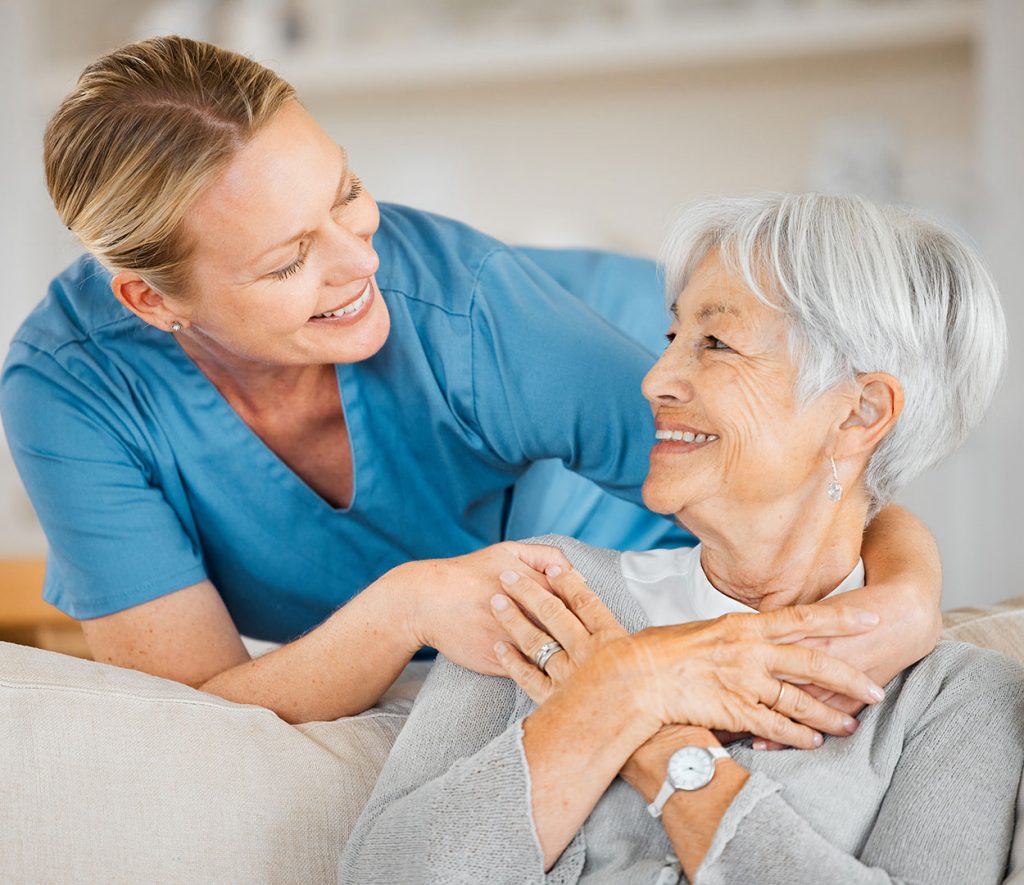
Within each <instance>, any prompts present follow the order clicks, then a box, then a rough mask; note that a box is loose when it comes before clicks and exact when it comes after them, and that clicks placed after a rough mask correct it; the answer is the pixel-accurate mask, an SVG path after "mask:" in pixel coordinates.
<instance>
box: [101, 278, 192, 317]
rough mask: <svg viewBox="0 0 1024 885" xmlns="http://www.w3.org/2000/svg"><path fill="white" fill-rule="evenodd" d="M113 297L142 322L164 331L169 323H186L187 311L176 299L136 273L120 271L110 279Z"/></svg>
mask: <svg viewBox="0 0 1024 885" xmlns="http://www.w3.org/2000/svg"><path fill="white" fill-rule="evenodd" d="M110 288H111V289H112V290H113V292H114V297H115V298H116V299H117V300H118V301H120V302H121V303H122V304H123V305H124V306H125V307H127V308H128V310H130V311H131V312H132V313H133V314H135V315H136V316H137V317H138V318H139V319H141V320H142V321H143V322H144V323H149V325H151V326H155V327H156V328H157V329H161V330H163V331H164V332H168V331H170V328H171V323H174V322H178V323H181V325H182V327H185V326H187V325H188V316H187V312H186V311H185V310H184V307H183V305H181V304H180V303H179V302H178V301H176V300H172V299H169V298H167V296H165V295H162V294H161V293H160V292H157V290H156V289H154V288H153V287H152V286H151V285H150V284H149V283H148V282H146V280H144V279H143V278H142V277H140V276H139V275H138V274H137V273H133V272H131V271H122V272H121V273H118V274H115V275H114V277H113V279H111V281H110Z"/></svg>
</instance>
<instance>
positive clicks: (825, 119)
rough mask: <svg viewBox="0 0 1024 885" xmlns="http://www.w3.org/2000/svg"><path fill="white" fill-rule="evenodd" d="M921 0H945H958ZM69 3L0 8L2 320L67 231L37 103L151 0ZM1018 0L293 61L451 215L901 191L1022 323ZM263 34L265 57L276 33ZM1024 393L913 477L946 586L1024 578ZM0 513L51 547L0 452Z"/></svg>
mask: <svg viewBox="0 0 1024 885" xmlns="http://www.w3.org/2000/svg"><path fill="white" fill-rule="evenodd" d="M307 2H312V0H307ZM317 2H318V3H321V4H323V3H329V2H331V0H317ZM759 2H767V0H759ZM819 2H826V0H819ZM827 2H829V3H832V4H833V5H834V6H836V7H838V6H839V5H841V0H827ZM852 2H853V0H847V5H849V3H852ZM890 2H891V3H892V2H897V0H890ZM924 2H925V3H931V4H932V6H934V8H935V9H940V8H941V7H943V6H944V5H945V6H947V7H948V4H949V2H952V0H924ZM60 5H61V4H58V3H57V2H56V0H48V4H47V5H38V4H30V3H28V2H24V0H8V5H6V6H4V7H2V8H3V9H4V13H3V14H4V16H5V17H6V18H5V20H4V21H3V22H2V23H3V24H4V25H5V27H3V29H2V33H3V36H2V37H0V41H2V43H0V48H3V49H4V50H6V51H5V52H4V54H3V64H4V66H5V70H4V76H3V85H2V87H0V103H2V108H3V109H4V110H5V111H6V112H7V115H8V117H9V118H13V119H15V120H17V121H18V122H19V125H18V126H16V127H15V130H14V131H15V135H16V137H15V138H14V139H13V140H10V141H8V140H5V141H4V142H3V143H2V147H0V150H2V151H3V154H2V157H3V160H4V163H3V164H2V168H3V172H2V174H3V175H4V183H5V185H6V186H7V190H6V192H7V193H16V194H18V200H17V202H15V203H14V207H17V208H14V207H12V206H11V204H10V203H9V204H8V207H6V208H5V209H3V210H0V218H2V223H3V225H4V230H5V232H7V236H5V237H3V238H2V242H3V248H4V249H5V252H7V253H8V254H6V255H5V258H6V261H5V266H6V267H7V268H8V283H9V286H8V293H7V301H6V302H5V304H4V306H3V308H2V310H0V334H3V335H4V336H5V337H4V341H6V339H7V337H9V336H10V334H11V333H12V332H13V329H14V328H15V327H16V325H17V322H18V321H20V319H21V318H22V317H23V316H24V314H25V313H27V311H28V310H29V309H30V308H31V306H32V304H33V303H35V301H37V300H38V299H39V298H40V297H41V296H42V294H43V292H44V288H45V285H46V282H47V281H48V279H49V278H50V277H51V276H52V275H53V274H54V273H55V272H56V271H58V270H59V269H60V268H61V267H62V266H63V265H64V264H65V263H66V262H67V261H68V260H70V258H71V257H72V256H73V255H74V254H76V249H75V246H74V244H73V243H72V242H71V241H70V238H69V236H68V235H67V232H66V231H64V230H63V229H62V228H61V226H60V224H59V222H58V221H57V220H56V218H55V216H54V214H53V212H52V209H50V208H49V204H48V200H47V197H46V194H45V190H44V188H43V185H42V175H41V171H40V168H39V166H40V164H39V159H38V157H39V147H38V146H39V140H40V135H41V131H42V127H43V125H44V124H45V120H46V118H47V115H48V114H49V113H50V112H51V111H52V109H53V107H54V106H55V105H56V102H57V101H58V100H59V97H60V94H61V92H62V91H63V90H64V89H67V88H70V86H71V82H72V79H73V73H74V72H76V70H77V67H80V66H81V63H84V61H86V60H88V58H89V57H90V55H92V54H95V52H97V51H98V50H99V49H102V48H104V47H106V46H109V45H116V44H117V43H120V42H123V41H126V40H128V39H131V38H133V37H135V36H137V35H138V34H137V31H136V30H134V28H135V27H136V24H135V21H136V20H135V19H134V18H133V15H136V14H137V13H138V10H139V8H140V4H131V3H127V2H119V0H91V2H83V3H78V4H75V5H74V7H73V11H69V13H68V15H67V16H65V17H63V18H61V17H60V16H57V17H54V16H53V15H52V13H53V12H54V7H55V6H60ZM141 6H142V7H144V4H143V5H141ZM192 7H193V11H195V9H199V10H200V11H202V9H203V8H205V7H204V5H203V4H202V3H199V4H198V6H197V5H196V4H195V3H193V4H192ZM965 8H966V7H965ZM972 8H973V7H972ZM69 9H71V8H70V7H69ZM148 9H149V11H150V12H152V7H148ZM90 10H91V13H90ZM1022 16H1024V5H1022V4H1020V3H1019V2H1018V0H990V2H988V3H987V4H986V5H984V6H982V7H981V8H980V9H979V11H978V13H977V22H978V28H977V30H976V31H975V30H974V29H973V28H968V29H963V28H961V29H959V30H957V29H956V28H954V29H953V31H952V32H951V35H949V36H947V37H942V38H937V39H931V40H924V41H916V40H912V39H907V40H906V41H905V42H906V45H902V46H901V45H898V43H899V41H896V43H897V45H893V41H892V40H889V39H883V38H882V36H880V37H879V40H878V46H877V47H876V46H870V45H869V46H859V47H856V48H853V49H848V50H842V49H840V50H837V51H835V52H830V53H821V52H815V51H809V52H808V51H792V50H790V49H787V50H785V51H782V50H780V51H779V52H762V51H760V50H759V51H756V52H754V53H753V54H752V55H753V57H754V59H755V60H751V61H745V60H743V58H742V57H740V58H739V59H737V58H736V55H737V54H739V55H741V56H742V53H736V52H732V53H730V52H727V51H723V52H720V57H719V58H717V59H716V57H715V56H714V54H712V55H711V56H710V57H708V58H700V59H697V60H696V61H691V62H686V61H685V60H684V61H680V62H679V63H675V62H673V61H672V60H670V59H669V60H666V59H664V58H661V59H659V61H658V62H657V63H654V64H649V65H648V64H642V63H641V64H625V65H618V66H616V67H615V69H609V70H601V66H600V65H599V64H598V65H595V64H588V65H587V66H583V67H581V68H580V69H579V70H577V71H575V72H574V71H573V70H572V68H571V66H570V67H569V69H568V70H564V69H562V70H552V72H551V73H549V74H548V75H545V76H537V75H535V74H534V75H530V76H526V75H524V76H522V77H517V76H514V75H509V74H507V73H501V74H500V75H498V76H495V75H494V71H493V70H492V69H489V68H488V67H487V66H486V64H484V65H483V66H482V67H481V76H479V77H476V76H473V75H472V73H471V72H470V73H469V74H466V75H465V76H456V77H452V76H447V77H432V76H429V75H425V76H424V77H423V78H422V79H421V80H417V78H416V77H415V76H406V77H404V79H403V78H399V79H398V80H395V81H394V82H390V83H387V82H386V83H384V84H383V85H380V84H377V85H374V84H372V83H371V84H369V85H367V84H363V85H355V86H353V85H351V84H346V83H338V84H337V88H336V89H332V88H331V87H330V86H328V87H326V88H325V87H324V84H323V80H324V77H323V76H321V77H320V78H319V79H317V80H315V81H314V80H310V82H311V83H312V84H314V85H313V86H311V88H310V89H309V90H308V92H307V93H303V90H302V82H303V81H302V78H301V77H300V76H298V75H297V76H296V77H295V78H293V79H294V81H295V82H296V84H297V85H298V86H299V88H300V94H303V97H304V100H305V101H306V104H307V106H308V107H309V108H310V109H311V110H312V111H313V112H314V113H315V114H316V115H317V116H318V117H319V118H320V119H321V121H322V122H323V123H324V125H325V126H326V127H327V129H328V130H329V131H330V132H331V133H332V134H333V135H334V136H335V137H336V138H337V139H338V140H339V141H340V142H341V143H343V144H344V145H345V146H346V147H347V149H348V151H349V154H350V157H351V159H352V162H353V164H354V166H355V168H356V169H357V171H358V172H359V174H360V175H361V176H362V178H363V179H364V181H365V182H366V184H367V185H368V186H369V187H370V189H371V190H372V191H373V193H374V194H375V196H377V197H378V198H379V199H385V200H393V201H398V202H405V203H409V204H412V205H416V206H420V207H423V208H428V209H431V210H433V211H437V212H441V213H445V214H449V215H452V216H454V217H457V218H459V219H461V220H464V221H467V222H470V223H472V224H474V225H476V226H478V227H480V228H482V229H484V230H486V231H488V232H490V233H493V234H495V235H497V236H499V237H502V238H504V239H507V240H511V241H516V242H534V243H542V244H546V245H593V246H605V247H612V248H619V249H624V250H628V251H632V252H637V253H641V254H653V253H654V252H655V250H656V249H657V246H658V242H659V239H660V237H661V233H662V230H663V226H664V223H665V221H666V219H667V217H668V216H669V214H670V213H671V212H672V210H673V208H674V207H676V206H678V204H680V203H681V202H683V201H685V200H687V199H689V198H691V197H693V196H695V195H698V194H704V193H745V192H754V191H763V190H804V189H809V188H822V187H839V188H841V187H844V186H846V187H857V188H858V189H860V190H862V191H867V192H868V193H869V195H871V196H875V197H880V198H888V199H897V200H901V201H905V202H908V203H911V204H913V205H916V206H919V207H922V208H924V209H926V210H928V211H930V212H932V213H934V214H936V215H938V216H939V217H940V218H942V219H944V220H946V221H948V222H950V223H953V224H955V225H957V226H959V227H961V228H962V229H965V230H966V231H968V232H969V233H970V234H971V235H972V236H975V237H976V238H978V239H979V240H980V241H981V242H982V243H983V245H984V247H985V249H986V251H987V252H988V254H990V256H991V257H992V260H993V263H994V265H995V267H996V270H997V273H998V274H999V277H1000V281H1001V284H1002V286H1003V291H1004V299H1005V301H1006V302H1007V306H1008V313H1009V314H1010V319H1011V335H1012V336H1013V339H1014V340H1016V341H1020V340H1024V316H1021V311H1020V309H1019V307H1018V304H1017V301H1018V300H1019V296H1018V288H1019V286H1020V279H1021V277H1020V272H1019V268H1018V263H1017V257H1016V255H1015V254H1014V251H1013V250H1014V249H1015V245H1016V244H1015V243H1014V242H1012V239H1013V237H1012V236H1011V235H1009V234H1008V231H1017V230H1020V229H1021V224H1020V222H1021V220H1022V219H1021V218H1020V212H1021V208H1020V207H1021V206H1024V194H1022V193H1021V175H1022V166H1021V163H1022V161H1021V159H1020V158H1021V156H1022V149H1024V144H1022V140H1021V134H1020V120H1021V110H1020V108H1019V107H1018V105H1019V101H1018V102H1017V104H1014V96H1013V90H1014V88H1015V87H1017V86H1018V85H1019V83H1020V82H1024V73H1022V71H1021V68H1020V62H1019V61H1015V55H1016V54H1017V49H1018V47H1019V46H1020V45H1021V43H1020V40H1021V39H1022V37H1024V35H1022V34H1021V33H1020V29H1021V21H1022ZM53 22H60V26H59V27H55V28H54V27H51V25H50V24H48V23H53ZM7 25H10V26H9V27H8V26H7ZM1014 28H1016V31H1015V30H1014ZM51 31H52V33H51ZM1014 35H1016V36H1014ZM754 36H755V37H756V35H754ZM432 39H433V38H432ZM736 39H743V40H750V39H751V36H750V35H741V38H740V37H738V38H736ZM1015 41H1016V42H1015ZM787 45H788V44H787ZM26 47H27V48H26ZM233 48H239V49H242V50H245V48H246V47H244V46H235V47H233ZM382 52H383V50H382ZM410 52H411V53H412V55H413V56H415V53H414V52H413V51H412V50H410ZM365 56H366V53H365V51H364V57H365ZM257 57H260V58H261V60H264V61H267V62H268V63H270V64H271V65H272V66H273V65H274V64H275V59H276V57H277V54H275V53H273V52H271V53H269V54H268V55H262V56H261V55H259V54H257ZM393 57H394V58H396V59H399V58H401V57H402V53H394V54H393ZM281 58H283V59H285V61H284V62H283V63H282V64H281V65H280V69H281V70H282V72H283V73H285V74H286V75H290V74H289V66H290V65H291V67H292V69H294V70H295V71H298V72H301V71H303V70H304V68H303V67H302V65H301V64H299V65H295V64H293V62H294V57H293V56H284V55H282V56H281ZM339 70H342V71H344V70H345V69H344V68H339ZM1008 120H1009V121H1012V120H1016V124H1015V125H1016V126H1017V128H1016V129H1013V128H1012V126H1010V124H1009V123H1007V122H1006V121H1008ZM1007 126H1010V128H1007ZM1013 195H1016V197H1013ZM1011 224H1012V226H1010V225H1011ZM1022 393H1024V375H1022V369H1021V366H1020V363H1019V361H1014V363H1013V364H1012V366H1011V371H1010V374H1009V376H1008V379H1007V383H1006V385H1005V387H1004V389H1003V391H1002V393H1001V395H1000V400H999V402H998V403H997V406H996V408H995V409H994V410H993V417H992V419H991V420H989V421H988V422H987V423H986V425H985V427H983V428H982V429H981V430H979V431H978V432H977V433H976V434H975V435H974V437H973V438H972V439H971V441H970V442H969V443H968V445H967V446H966V447H965V448H964V449H963V450H962V451H961V452H959V453H958V454H957V455H956V456H954V458H952V459H951V460H950V461H949V462H948V463H947V464H946V465H944V466H943V467H942V468H940V469H938V470H936V471H933V472H932V473H930V474H929V475H927V476H925V477H923V478H921V479H920V480H918V481H917V482H916V483H915V484H914V485H913V487H912V488H910V489H908V490H907V491H906V493H905V494H904V495H903V498H902V499H903V501H904V502H906V503H907V504H908V505H909V506H911V507H912V508H913V509H914V510H915V511H916V512H918V513H919V514H920V515H921V516H922V518H924V519H925V521H926V522H927V523H928V524H929V525H930V526H931V527H932V529H933V531H934V532H935V533H936V535H937V537H938V538H939V541H940V545H941V547H942V551H943V559H944V564H945V568H946V604H947V605H962V604H969V603H982V602H985V601H992V600H995V599H998V598H1002V597H1004V596H1008V595H1011V594H1013V593H1015V592H1017V590H1016V587H1015V585H1014V583H1013V581H1014V579H1015V577H1016V575H1017V574H1019V573H1021V572H1022V571H1024V552H1022V551H1024V547H1022V545H1020V544H1017V543H1016V538H1015V537H1014V532H1013V530H1014V529H1015V528H1016V527H1017V526H1019V525H1021V524H1022V523H1024V521H1022V520H1021V518H1020V516H1019V514H1018V512H1017V499H1018V498H1019V497H1020V496H1021V493H1024V472H1022V471H1021V470H1020V468H1019V466H1017V464H1015V463H1014V459H1013V458H1012V457H1011V453H1012V448H1013V446H1014V438H1015V436H1019V433H1015V431H1020V430H1021V429H1022V428H1021V421H1020V417H1019V414H1018V409H1017V408H1016V407H1015V406H1016V403H1017V402H1019V400H1020V397H1021V395H1022ZM4 458H6V453H4ZM0 529H2V532H0V552H4V553H26V552H37V551H41V550H42V549H44V541H43V539H42V537H41V534H40V533H39V531H38V529H37V528H36V527H35V526H34V523H33V521H32V519H31V517H30V509H29V508H28V506H27V503H26V501H25V499H24V495H23V493H22V492H20V489H19V486H18V484H17V479H16V477H15V476H14V474H13V471H12V470H11V467H10V465H9V463H7V461H6V460H4V461H2V462H0Z"/></svg>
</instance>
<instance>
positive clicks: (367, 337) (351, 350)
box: [332, 296, 391, 363]
mask: <svg viewBox="0 0 1024 885" xmlns="http://www.w3.org/2000/svg"><path fill="white" fill-rule="evenodd" d="M350 331H351V336H352V337H351V338H349V339H348V340H347V341H345V343H344V346H343V348H342V352H341V353H338V354H336V355H335V358H334V359H333V360H332V362H336V363H359V362H362V361H363V360H368V359H369V358H370V357H372V356H374V355H375V354H376V353H377V352H378V351H379V350H380V349H381V348H382V347H383V346H384V344H385V343H386V342H387V340H388V335H389V334H390V332H391V315H390V314H389V313H388V308H387V305H386V304H385V303H384V299H383V298H380V297H379V296H378V298H377V303H376V304H374V305H373V308H372V309H371V312H370V314H369V315H368V316H367V317H366V318H365V319H364V320H363V321H362V322H361V323H359V324H358V325H357V326H352V327H351V330H350Z"/></svg>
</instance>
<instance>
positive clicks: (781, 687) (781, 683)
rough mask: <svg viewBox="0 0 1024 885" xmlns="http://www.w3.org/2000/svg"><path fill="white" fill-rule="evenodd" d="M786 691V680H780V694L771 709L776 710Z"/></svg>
mask: <svg viewBox="0 0 1024 885" xmlns="http://www.w3.org/2000/svg"><path fill="white" fill-rule="evenodd" d="M785 693H786V683H785V682H780V683H779V696H778V697H777V698H776V699H775V703H774V704H772V705H771V706H770V707H769V708H768V709H769V710H774V709H775V708H776V707H777V706H779V704H781V703H782V696H783V695H784V694H785Z"/></svg>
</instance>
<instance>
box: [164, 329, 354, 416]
mask: <svg viewBox="0 0 1024 885" xmlns="http://www.w3.org/2000/svg"><path fill="white" fill-rule="evenodd" d="M177 342H178V344H179V345H180V346H181V349H182V350H184V351H185V353H186V354H188V356H189V357H190V358H191V359H192V361H193V362H194V363H195V364H196V365H197V366H198V367H199V369H200V370H201V371H202V373H203V374H204V375H205V376H206V377H207V378H209V379H210V381H211V382H212V383H213V385H214V386H215V387H216V388H217V389H218V390H219V391H220V393H221V395H222V396H223V397H224V398H225V399H226V400H227V401H228V402H229V403H231V405H232V406H233V407H234V408H235V409H236V410H237V411H238V412H240V413H241V414H243V417H244V416H245V415H258V414H260V413H263V412H268V411H275V412H276V411H282V410H283V411H288V410H289V408H288V407H289V406H291V405H294V404H295V403H301V402H307V401H310V399H311V398H312V397H313V392H314V391H316V390H318V389H319V388H320V387H321V385H322V384H323V381H324V378H325V377H328V376H329V377H330V379H331V385H332V389H333V385H334V366H333V365H330V364H324V365H298V366H280V365H273V364H270V363H261V362H258V361H256V360H252V359H247V358H246V357H243V356H239V355H238V354H234V353H231V352H230V351H226V350H224V349H223V348H221V347H218V346H217V345H215V344H213V343H212V342H208V341H207V340H206V339H205V338H204V337H202V335H200V334H189V335H180V336H179V337H178V338H177Z"/></svg>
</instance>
